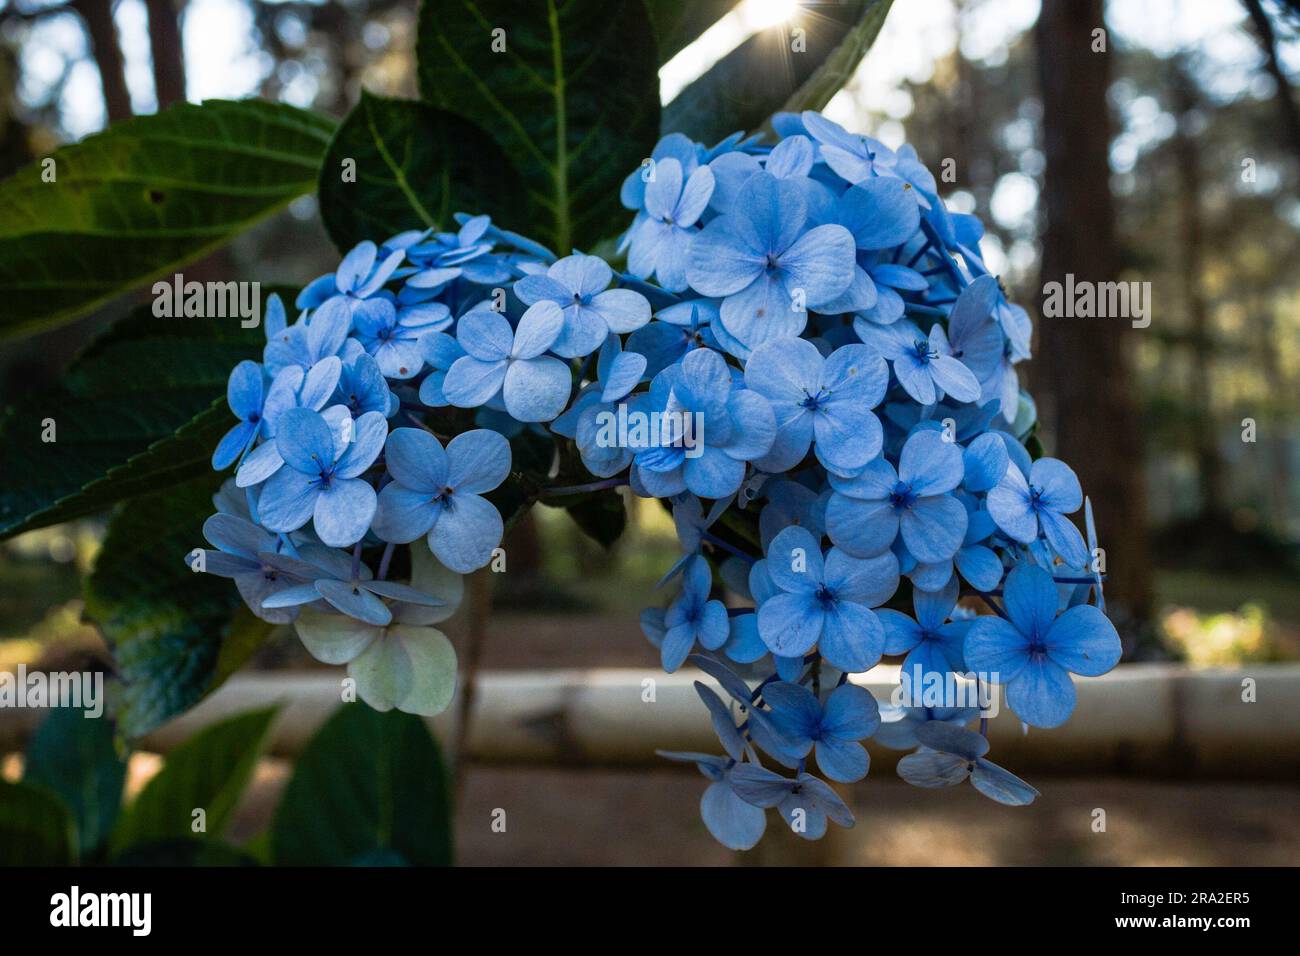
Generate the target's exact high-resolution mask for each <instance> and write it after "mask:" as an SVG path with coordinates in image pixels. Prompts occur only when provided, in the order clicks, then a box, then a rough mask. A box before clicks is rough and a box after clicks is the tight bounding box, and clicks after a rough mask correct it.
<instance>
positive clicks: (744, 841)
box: [655, 750, 767, 850]
mask: <svg viewBox="0 0 1300 956" xmlns="http://www.w3.org/2000/svg"><path fill="white" fill-rule="evenodd" d="M655 753H657V754H658V755H659V756H661V757H666V758H667V759H669V760H676V761H680V762H682V763H693V764H695V766H696V767H697V768H698V769H699V771H700V773H702V774H703V775H704V776H705V778H706V779H708V780H709V781H710V783H709V786H708V787H707V788H706V789H705V791H704V795H703V796H702V797H700V818H701V819H702V820H703V821H704V826H705V827H706V828H707V829H708V831H709V833H710V834H712V835H713V838H714V839H715V840H717V841H718V842H719V843H721V844H722V845H723V846H725V847H726V848H727V849H729V850H752V849H753V848H754V847H756V846H757V845H758V841H759V840H761V839H763V833H764V832H765V831H766V830H767V814H766V813H764V812H763V808H762V807H757V806H755V805H754V804H752V803H747V802H745V801H744V800H742V799H741V798H740V796H739V795H738V794H737V793H736V791H735V788H734V787H733V786H732V782H731V775H732V771H733V770H734V768H736V767H737V766H740V764H737V763H736V761H735V760H732V759H730V758H728V757H719V756H713V755H710V754H697V753H684V752H680V751H670V750H656V751H655Z"/></svg>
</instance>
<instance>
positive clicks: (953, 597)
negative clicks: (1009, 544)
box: [876, 579, 972, 688]
mask: <svg viewBox="0 0 1300 956" xmlns="http://www.w3.org/2000/svg"><path fill="white" fill-rule="evenodd" d="M957 593H958V590H957V582H956V580H955V579H954V580H950V581H949V584H948V586H947V587H945V588H944V589H943V590H942V591H936V592H927V591H922V590H919V589H916V590H913V592H912V609H913V611H914V612H915V614H916V617H915V618H914V619H913V618H910V617H908V616H907V615H906V614H904V613H902V612H901V611H894V610H891V609H889V608H881V609H880V610H879V611H877V612H876V615H877V617H879V618H880V623H881V624H883V625H884V627H885V653H886V654H906V655H907V657H906V658H904V660H903V672H904V674H905V675H906V676H907V679H908V680H910V681H911V686H912V687H914V688H919V687H920V684H921V682H922V681H923V680H924V679H925V675H926V674H930V673H939V674H944V673H947V672H948V671H954V672H956V673H962V672H964V671H965V670H966V666H965V660H964V658H963V657H962V646H963V644H964V643H965V641H966V631H967V630H968V629H969V627H970V625H971V623H972V622H971V621H969V620H965V621H963V620H954V621H951V622H949V620H948V618H949V617H950V616H951V615H952V613H953V610H954V608H956V606H957ZM917 671H919V672H920V673H919V674H918V673H917Z"/></svg>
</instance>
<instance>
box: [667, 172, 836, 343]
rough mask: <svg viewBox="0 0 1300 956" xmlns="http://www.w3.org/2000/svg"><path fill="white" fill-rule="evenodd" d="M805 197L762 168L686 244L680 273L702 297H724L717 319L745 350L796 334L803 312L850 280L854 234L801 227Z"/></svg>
mask: <svg viewBox="0 0 1300 956" xmlns="http://www.w3.org/2000/svg"><path fill="white" fill-rule="evenodd" d="M807 225H808V213H807V202H806V200H805V199H804V195H803V193H802V191H801V190H800V189H799V188H798V187H797V186H796V185H794V184H793V183H792V182H790V181H789V180H778V179H777V178H776V177H774V176H772V175H771V174H770V173H767V172H759V173H755V174H754V175H753V176H751V177H750V178H749V179H748V180H747V181H746V183H745V185H744V187H743V188H742V189H741V192H740V195H739V196H738V197H737V200H736V205H735V207H734V209H733V210H732V211H731V212H730V213H728V214H727V215H724V216H719V217H718V218H717V219H714V220H713V221H712V222H710V223H709V224H708V225H707V226H705V227H704V230H703V231H702V232H701V233H700V234H699V235H697V236H696V237H695V238H694V239H693V240H692V242H691V248H690V253H689V263H688V265H687V269H686V277H687V280H688V281H689V282H690V284H691V287H692V288H694V289H695V291H697V292H699V293H700V294H701V295H706V296H723V297H724V298H723V300H722V306H721V310H720V313H719V314H720V317H721V322H722V326H723V327H724V328H725V329H726V330H727V332H728V333H729V334H730V335H732V336H734V337H735V338H736V339H738V340H739V341H740V342H741V343H743V344H744V345H745V346H746V347H747V348H751V349H753V348H757V347H758V346H759V345H761V344H763V343H764V342H766V341H769V340H771V339H776V338H789V337H791V336H796V335H798V334H799V333H800V332H802V331H803V330H804V327H805V326H806V325H807V323H808V310H809V309H816V308H817V307H819V306H821V305H822V304H824V303H826V302H830V301H832V300H834V299H835V297H836V296H838V295H840V293H842V292H844V290H845V289H847V288H848V287H849V283H850V282H852V281H853V276H854V269H855V262H856V260H855V251H854V247H853V236H852V235H850V234H849V231H848V230H847V229H845V228H844V227H843V226H839V225H834V224H827V225H821V226H814V227H813V228H811V229H809V228H807Z"/></svg>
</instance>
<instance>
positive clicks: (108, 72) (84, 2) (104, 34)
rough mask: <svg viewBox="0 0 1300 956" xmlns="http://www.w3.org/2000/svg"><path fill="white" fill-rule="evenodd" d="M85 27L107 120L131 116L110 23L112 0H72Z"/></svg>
mask: <svg viewBox="0 0 1300 956" xmlns="http://www.w3.org/2000/svg"><path fill="white" fill-rule="evenodd" d="M71 6H72V9H74V10H76V11H77V13H78V15H79V16H80V17H81V20H82V22H83V23H84V24H85V25H86V36H87V39H88V41H89V45H90V53H91V55H92V56H93V57H94V58H95V65H96V66H97V67H99V82H100V85H101V86H102V87H103V90H104V109H105V111H106V112H107V113H108V121H109V122H110V123H116V122H117V121H118V120H123V119H126V118H127V117H128V116H130V115H131V112H132V111H131V94H130V92H128V90H127V88H126V71H125V69H124V68H123V64H122V48H121V47H120V46H118V42H117V27H116V26H114V24H113V4H112V2H111V0H72V4H71Z"/></svg>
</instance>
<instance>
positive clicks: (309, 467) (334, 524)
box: [258, 408, 388, 548]
mask: <svg viewBox="0 0 1300 956" xmlns="http://www.w3.org/2000/svg"><path fill="white" fill-rule="evenodd" d="M347 424H348V426H350V427H348V428H345V429H343V430H342V431H341V432H340V431H339V430H336V429H334V428H331V427H330V425H329V423H328V422H326V420H325V419H324V418H323V417H322V416H321V415H320V413H318V412H313V411H311V410H310V409H306V408H291V409H289V410H288V411H286V412H285V413H284V414H283V415H281V416H280V424H279V430H278V432H277V433H276V438H275V443H276V447H277V449H278V450H279V452H280V456H281V457H282V458H283V459H284V462H285V464H286V465H288V467H287V468H281V469H280V470H279V471H277V472H276V473H275V474H274V475H272V476H271V477H270V478H269V479H267V482H266V484H265V486H264V488H263V491H262V496H261V498H260V499H259V500H258V512H259V515H260V516H261V519H262V524H264V525H265V526H266V527H267V528H269V529H270V530H271V531H297V530H298V529H299V528H301V527H302V526H303V525H305V524H306V523H307V522H308V521H311V522H312V526H313V527H314V528H315V529H316V535H317V537H319V538H320V539H321V541H322V542H324V543H325V544H327V545H329V546H330V547H332V548H338V547H343V546H345V545H350V544H354V543H355V542H357V541H360V540H361V538H362V537H363V536H364V535H365V533H366V531H367V530H368V529H369V528H370V520H371V518H373V517H374V514H375V489H374V488H372V487H371V486H370V484H369V483H368V482H366V481H365V480H364V479H362V478H361V477H360V476H361V475H362V474H363V473H364V472H365V471H366V469H367V468H369V467H370V466H371V465H372V464H373V463H374V460H375V459H376V458H377V457H378V456H379V452H380V450H381V449H382V448H383V446H384V437H385V436H386V435H387V434H388V423H387V422H386V421H385V420H384V416H383V415H381V414H379V413H378V412H367V413H366V414H364V415H362V416H361V417H360V418H358V419H357V420H356V423H355V425H353V422H352V419H351V417H349V418H348V419H347ZM349 432H350V433H351V434H348V433H349Z"/></svg>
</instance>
